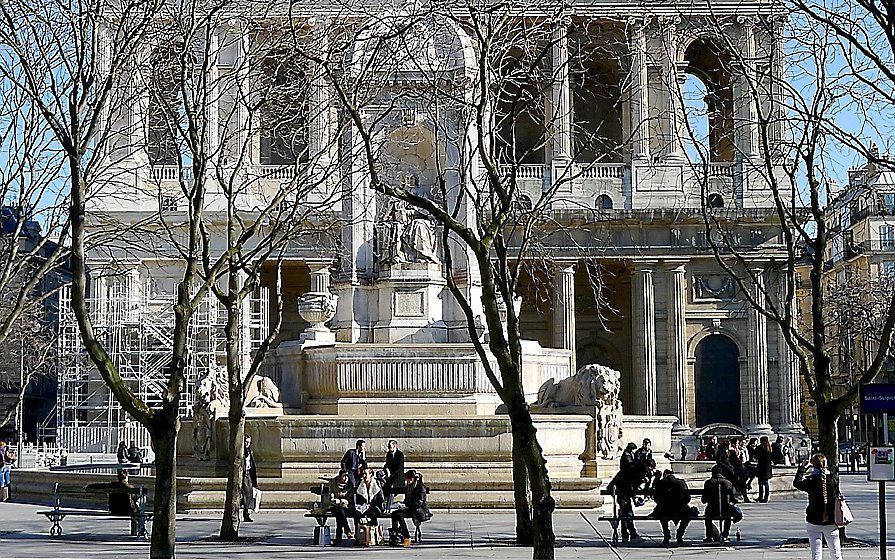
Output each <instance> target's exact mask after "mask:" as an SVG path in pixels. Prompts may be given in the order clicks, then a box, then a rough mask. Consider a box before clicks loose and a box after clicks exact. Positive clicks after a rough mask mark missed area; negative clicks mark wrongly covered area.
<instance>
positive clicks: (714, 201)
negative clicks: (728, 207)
mask: <svg viewBox="0 0 895 560" xmlns="http://www.w3.org/2000/svg"><path fill="white" fill-rule="evenodd" d="M707 201H708V207H709V208H724V197H723V196H721V195H720V194H718V193H711V194H709V196H708V198H707Z"/></svg>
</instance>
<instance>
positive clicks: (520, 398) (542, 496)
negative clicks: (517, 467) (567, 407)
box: [508, 388, 556, 560]
mask: <svg viewBox="0 0 895 560" xmlns="http://www.w3.org/2000/svg"><path fill="white" fill-rule="evenodd" d="M520 389H521V388H520ZM514 393H515V394H514V395H513V398H512V400H511V402H510V403H508V412H509V414H510V423H511V424H512V427H513V438H514V441H515V440H517V439H518V441H519V443H518V446H519V451H520V452H521V456H522V460H523V462H524V464H525V469H526V471H527V472H528V485H529V488H530V489H531V528H532V530H531V533H530V534H531V538H532V558H534V559H535V560H553V558H554V545H555V544H556V536H555V535H554V533H553V510H554V509H556V502H555V501H554V500H553V496H552V495H551V493H550V491H551V486H550V476H549V474H548V472H547V463H546V461H544V455H543V450H542V449H541V446H540V444H539V443H538V438H537V430H536V429H535V427H534V421H533V420H532V417H531V413H530V412H529V410H528V405H527V404H526V402H525V395H524V394H523V393H522V391H521V390H517V391H514ZM515 446H516V444H515V443H514V448H515Z"/></svg>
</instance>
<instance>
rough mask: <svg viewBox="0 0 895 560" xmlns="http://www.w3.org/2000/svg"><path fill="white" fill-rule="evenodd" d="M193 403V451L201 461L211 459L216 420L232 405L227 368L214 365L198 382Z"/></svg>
mask: <svg viewBox="0 0 895 560" xmlns="http://www.w3.org/2000/svg"><path fill="white" fill-rule="evenodd" d="M195 396H196V398H195V402H194V404H193V453H194V454H195V456H196V458H197V459H199V460H200V461H208V460H210V459H211V447H212V442H213V440H214V422H215V420H216V419H217V417H218V416H220V415H222V414H225V413H226V410H227V409H228V408H229V406H230V399H229V397H228V394H227V370H226V369H224V368H222V367H219V366H217V365H213V366H212V367H211V369H209V370H208V372H206V373H205V375H203V376H202V377H201V378H200V379H199V381H198V382H197V383H196V395H195Z"/></svg>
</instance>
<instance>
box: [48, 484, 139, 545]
mask: <svg viewBox="0 0 895 560" xmlns="http://www.w3.org/2000/svg"><path fill="white" fill-rule="evenodd" d="M114 492H118V493H122V494H124V493H127V494H131V495H133V496H135V499H134V501H135V502H136V505H137V511H135V512H134V513H133V514H131V515H116V514H112V513H109V512H108V511H103V510H93V509H74V508H65V507H63V506H62V492H60V490H59V483H58V482H56V483H55V484H54V485H53V504H54V505H53V509H51V510H44V511H38V512H37V514H38V515H43V516H44V517H46V518H47V520H48V521H50V522H52V523H53V524H52V525H51V526H50V536H51V537H58V536H60V535H61V534H62V520H63V519H65V518H66V517H97V518H106V519H127V520H129V521H131V527H132V535H134V536H136V537H137V538H138V539H145V538H146V536H147V535H146V522H147V521H151V520H152V513H151V512H147V511H146V488H144V487H143V486H140V487H138V488H130V489H127V490H126V491H125V490H123V489H115V490H114ZM77 493H81V494H92V495H95V494H98V493H108V491H107V490H96V491H91V490H84V491H83V492H76V491H70V492H66V495H72V494H77Z"/></svg>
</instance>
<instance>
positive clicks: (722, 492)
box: [609, 439, 743, 546]
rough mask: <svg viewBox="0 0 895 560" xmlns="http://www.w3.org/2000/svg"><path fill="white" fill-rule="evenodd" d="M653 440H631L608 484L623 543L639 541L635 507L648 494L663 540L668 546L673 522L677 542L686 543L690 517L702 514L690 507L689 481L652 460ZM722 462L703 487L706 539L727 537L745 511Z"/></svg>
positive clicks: (713, 539) (702, 497) (653, 515)
mask: <svg viewBox="0 0 895 560" xmlns="http://www.w3.org/2000/svg"><path fill="white" fill-rule="evenodd" d="M652 455H653V452H652V443H651V442H650V440H649V439H644V440H643V444H642V446H641V447H640V448H638V447H637V445H636V444H635V443H629V444H628V445H627V446H626V447H625V451H624V453H622V456H621V460H620V463H619V472H618V474H616V475H615V477H613V479H612V481H610V483H609V490H610V492H613V493H614V495H615V499H616V501H617V504H618V517H619V520H618V523H619V525H620V526H621V536H622V541H623V542H629V541H634V542H636V541H639V540H642V538H641V537H640V536H639V535H638V534H637V529H636V527H635V526H634V519H633V517H634V506H635V504H636V505H638V506H640V505H643V504H644V502H645V499H644V497H645V496H650V495H651V496H652V498H653V500H654V501H655V504H656V506H655V508H654V509H653V511H652V513H651V514H650V516H651V517H655V518H657V519H658V520H659V522H660V523H661V525H662V534H663V541H662V544H663V545H665V546H667V545H668V544H669V543H670V541H671V530H670V523H671V522H673V523H675V524H676V525H677V530H676V535H675V536H676V541H677V543H678V544H683V543H684V533H685V532H686V530H687V526H688V525H689V524H690V520H691V519H693V518H694V517H697V516H698V515H699V510H698V509H697V508H696V507H691V506H690V488H689V486H688V485H687V482H686V481H685V480H683V479H680V478H677V477H676V476H675V475H674V473H673V472H672V471H671V470H667V469H666V470H665V471H663V472H659V471H657V469H656V462H655V460H653V456H652ZM722 470H723V469H722V467H721V466H720V465H715V466H714V467H713V468H712V476H711V478H709V479H708V480H707V481H705V484H704V486H703V489H702V494H701V496H700V498H701V501H702V503H703V504H705V518H706V519H705V530H706V537H705V539H704V540H703V542H713V541H716V540H721V541H724V540H728V539H729V534H730V526H731V523H738V522H739V521H740V520H741V519H742V518H743V514H742V512H741V511H740V509H739V508H738V507H736V503H737V499H736V491H735V490H734V486H733V484H732V483H731V482H730V480H728V479H727V478H725V477H724V475H723V472H722ZM715 520H720V521H721V529H720V531H719V534H716V533H715V531H714V525H713V523H714V521H715Z"/></svg>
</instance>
